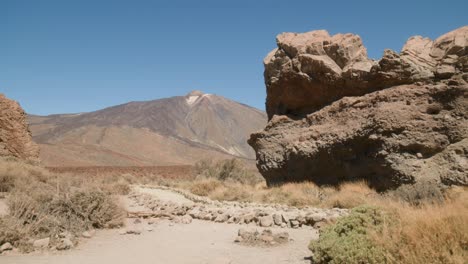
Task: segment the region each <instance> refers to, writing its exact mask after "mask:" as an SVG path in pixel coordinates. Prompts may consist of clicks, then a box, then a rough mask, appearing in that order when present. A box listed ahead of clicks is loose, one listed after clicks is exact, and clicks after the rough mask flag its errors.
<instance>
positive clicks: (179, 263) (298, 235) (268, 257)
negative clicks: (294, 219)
mask: <svg viewBox="0 0 468 264" xmlns="http://www.w3.org/2000/svg"><path fill="white" fill-rule="evenodd" d="M135 190H136V191H137V192H140V193H144V194H145V195H151V196H154V197H156V198H157V199H158V200H160V201H162V202H165V201H168V202H172V203H177V204H187V203H189V204H190V203H193V202H192V201H191V200H189V199H187V198H185V197H184V196H183V195H180V194H178V193H174V192H171V191H168V190H158V189H146V188H135ZM123 201H124V203H125V206H127V208H128V210H129V211H140V210H143V209H144V206H142V205H139V204H134V203H132V200H130V199H128V198H126V199H124V200H123ZM152 221H154V223H151V222H152ZM127 222H128V224H127V227H126V229H124V230H129V229H133V230H139V231H141V234H140V235H133V234H126V235H121V234H120V233H122V231H123V230H104V231H99V232H97V234H96V235H95V236H94V237H93V238H92V239H89V240H86V241H83V242H82V243H81V244H80V245H79V246H77V247H76V248H75V249H73V250H70V251H65V252H58V253H57V252H55V253H54V252H51V253H34V254H29V255H16V256H14V255H11V256H0V262H1V263H4V264H13V263H14V264H22V263H24V264H27V263H34V264H41V263H44V264H45V263H47V264H49V263H50V264H55V263H57V264H58V263H69V264H75V263H76V264H88V263H96V264H97V263H112V264H119V263H122V264H123V263H138V264H144V263H151V264H155V263H156V264H157V263H161V264H167V263H174V264H190V263H194V264H195V263H197V264H200V263H213V264H215V263H216V264H224V263H226V264H227V263H231V264H236V263H238V264H240V263H269V264H274V263H310V261H308V260H307V259H305V258H307V257H309V256H310V252H309V251H308V249H307V245H308V243H309V241H310V240H311V239H316V238H317V237H318V232H317V230H315V229H313V228H312V227H310V228H309V227H306V228H300V229H287V232H288V233H289V236H290V241H289V242H288V243H286V244H283V245H277V246H273V247H250V246H244V245H240V244H237V243H235V242H234V239H235V238H236V236H237V233H238V230H239V228H241V227H244V228H247V229H256V230H259V231H261V230H263V229H264V228H261V227H258V226H254V225H242V226H240V225H238V224H228V223H215V222H212V221H202V220H195V219H194V220H193V221H192V222H191V223H190V224H182V223H175V222H174V221H171V220H168V219H156V220H151V221H149V220H147V219H143V220H142V221H141V222H140V221H139V220H137V221H135V219H127ZM149 229H152V230H151V231H149ZM269 229H271V230H272V231H273V232H283V231H285V229H284V228H280V227H272V228H269Z"/></svg>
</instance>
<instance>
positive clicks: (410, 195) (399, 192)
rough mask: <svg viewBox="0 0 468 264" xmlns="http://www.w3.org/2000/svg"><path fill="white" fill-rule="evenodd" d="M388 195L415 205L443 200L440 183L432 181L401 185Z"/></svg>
mask: <svg viewBox="0 0 468 264" xmlns="http://www.w3.org/2000/svg"><path fill="white" fill-rule="evenodd" d="M388 195H389V196H391V197H392V198H394V199H398V200H402V201H404V202H407V203H409V204H412V205H416V206H417V205H420V204H425V203H442V202H443V201H444V194H443V191H442V189H441V188H440V184H438V183H436V182H432V181H420V182H417V183H415V184H406V185H402V186H400V187H399V188H397V189H396V190H394V191H391V192H390V193H389V194H388Z"/></svg>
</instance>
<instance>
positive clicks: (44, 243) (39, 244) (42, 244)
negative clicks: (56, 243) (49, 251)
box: [33, 237, 50, 249]
mask: <svg viewBox="0 0 468 264" xmlns="http://www.w3.org/2000/svg"><path fill="white" fill-rule="evenodd" d="M49 243H50V238H48V237H46V238H43V239H37V240H34V242H33V247H34V248H35V249H45V248H48V247H49Z"/></svg>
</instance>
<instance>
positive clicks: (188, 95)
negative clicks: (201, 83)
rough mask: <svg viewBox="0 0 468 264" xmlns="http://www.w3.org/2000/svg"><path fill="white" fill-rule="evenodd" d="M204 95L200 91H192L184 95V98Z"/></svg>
mask: <svg viewBox="0 0 468 264" xmlns="http://www.w3.org/2000/svg"><path fill="white" fill-rule="evenodd" d="M203 94H204V93H203V92H202V91H200V90H193V91H191V92H190V93H188V94H187V95H186V97H190V96H202V95H203Z"/></svg>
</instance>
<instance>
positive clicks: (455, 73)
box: [249, 26, 468, 190]
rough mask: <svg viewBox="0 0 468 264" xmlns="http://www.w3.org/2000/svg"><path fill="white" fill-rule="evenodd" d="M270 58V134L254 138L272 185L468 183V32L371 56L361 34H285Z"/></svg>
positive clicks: (262, 168) (467, 29)
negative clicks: (359, 182)
mask: <svg viewBox="0 0 468 264" xmlns="http://www.w3.org/2000/svg"><path fill="white" fill-rule="evenodd" d="M277 42H278V48H277V49H275V50H274V51H272V52H271V53H270V54H269V55H268V56H267V57H266V58H265V61H264V63H265V83H266V86H267V102H266V106H267V113H268V117H269V119H270V121H269V123H268V125H267V127H266V128H265V130H264V131H262V132H259V133H255V134H253V135H252V136H251V138H250V140H249V144H250V145H251V146H252V147H253V148H254V149H255V151H256V154H257V167H258V168H259V170H260V172H261V173H262V175H263V176H264V177H265V178H266V180H267V182H268V183H269V184H270V185H271V184H278V183H282V182H290V181H306V180H311V181H314V182H316V183H318V184H331V185H335V184H339V183H341V182H343V181H347V180H356V179H366V180H367V181H368V182H369V183H370V184H371V185H372V186H373V187H376V188H377V189H379V190H386V189H389V188H396V187H398V186H399V185H401V184H404V183H414V182H416V181H419V180H430V181H436V182H439V183H440V182H441V183H444V184H458V185H467V183H468V151H467V150H468V141H467V140H468V139H467V138H468V121H467V120H468V85H467V82H466V81H467V76H468V67H467V58H468V48H467V46H468V26H465V27H462V28H460V29H457V30H455V31H452V32H449V33H447V34H445V35H443V36H441V37H439V38H438V39H436V40H435V41H431V40H430V39H428V38H423V37H420V36H416V37H412V38H410V39H409V40H408V41H407V42H406V44H405V45H404V47H403V49H402V52H401V53H400V54H398V53H396V52H394V51H391V50H386V51H385V52H384V55H383V57H382V59H381V60H379V61H373V60H370V59H368V58H367V53H366V49H365V47H364V46H363V45H362V41H361V39H360V37H359V36H356V35H352V34H337V35H335V36H330V35H329V34H328V33H327V32H326V31H323V30H320V31H312V32H309V33H304V34H294V33H284V34H281V35H279V36H278V37H277Z"/></svg>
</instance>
